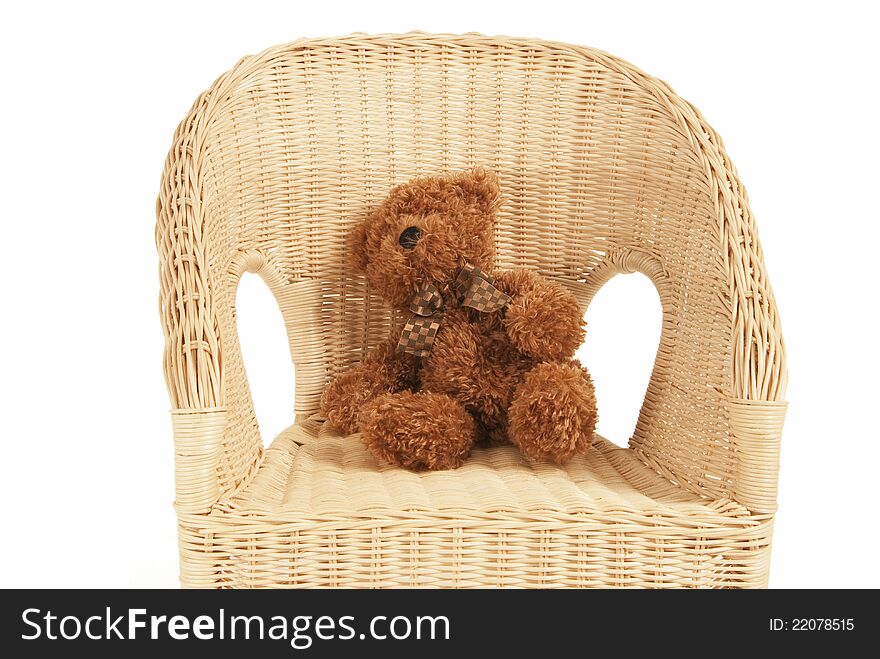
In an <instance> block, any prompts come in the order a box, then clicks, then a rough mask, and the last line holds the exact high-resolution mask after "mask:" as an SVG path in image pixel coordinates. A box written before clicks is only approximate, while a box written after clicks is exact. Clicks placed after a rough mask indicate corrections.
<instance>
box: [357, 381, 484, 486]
mask: <svg viewBox="0 0 880 659" xmlns="http://www.w3.org/2000/svg"><path fill="white" fill-rule="evenodd" d="M358 425H359V426H360V428H361V433H362V437H363V441H364V443H365V444H366V445H367V447H368V448H369V449H370V451H372V453H373V454H374V455H375V456H376V457H379V458H382V459H384V460H386V461H388V462H390V463H392V464H396V465H399V466H401V467H407V468H409V469H415V470H431V471H437V470H442V469H453V468H455V467H459V466H461V464H462V462H464V459H465V458H466V457H467V456H468V454H469V453H470V452H471V447H472V446H473V445H474V442H475V441H476V427H475V424H474V419H473V417H471V415H470V414H469V413H468V411H467V410H466V409H465V408H464V406H463V405H462V404H461V403H459V402H458V401H456V400H454V399H453V398H451V397H449V396H447V395H446V394H435V393H427V392H418V393H412V392H409V391H404V392H401V393H393V394H385V395H383V396H379V397H378V398H375V399H374V400H372V401H370V402H369V403H367V404H366V405H365V406H364V407H363V409H362V410H361V413H360V415H359V416H358Z"/></svg>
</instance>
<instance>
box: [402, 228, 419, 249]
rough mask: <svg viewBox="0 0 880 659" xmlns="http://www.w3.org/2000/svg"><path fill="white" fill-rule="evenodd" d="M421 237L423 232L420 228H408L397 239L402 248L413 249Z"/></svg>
mask: <svg viewBox="0 0 880 659" xmlns="http://www.w3.org/2000/svg"><path fill="white" fill-rule="evenodd" d="M421 237H422V232H421V230H419V228H418V227H407V228H406V229H404V230H403V232H401V234H400V238H398V239H397V242H399V243H400V246H401V247H403V248H404V249H413V248H414V247H415V246H416V243H418V242H419V238H421Z"/></svg>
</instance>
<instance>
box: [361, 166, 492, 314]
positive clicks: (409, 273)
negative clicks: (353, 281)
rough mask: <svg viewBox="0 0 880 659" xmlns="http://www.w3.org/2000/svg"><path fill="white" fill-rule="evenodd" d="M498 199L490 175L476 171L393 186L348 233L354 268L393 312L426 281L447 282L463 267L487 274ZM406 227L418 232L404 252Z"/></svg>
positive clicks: (480, 170)
mask: <svg viewBox="0 0 880 659" xmlns="http://www.w3.org/2000/svg"><path fill="white" fill-rule="evenodd" d="M498 198H499V196H498V182H497V180H496V179H495V176H494V174H491V173H490V172H487V171H485V170H482V169H477V170H473V171H471V172H465V173H462V174H457V175H454V176H426V177H423V178H418V179H415V180H414V181H412V182H410V183H406V184H404V185H399V186H397V187H396V188H394V189H393V190H392V191H391V194H390V195H389V196H388V198H387V199H386V200H385V201H384V202H383V203H382V205H381V206H380V207H379V208H378V209H376V210H375V211H374V212H373V213H372V214H371V215H370V216H369V217H368V218H367V219H366V221H365V222H364V223H363V224H361V225H360V226H359V227H358V228H357V229H356V230H355V231H354V233H353V234H352V238H351V240H350V241H349V248H350V249H351V251H352V260H353V262H354V265H355V266H356V267H357V268H358V269H359V270H361V271H363V272H365V273H366V277H367V281H368V282H370V285H371V286H373V287H374V288H375V289H376V290H377V291H378V292H379V293H380V294H381V295H382V296H383V297H384V298H385V300H386V301H387V302H388V303H389V304H391V305H392V306H394V307H398V308H405V307H406V305H407V302H409V300H410V298H411V297H412V296H413V295H414V294H415V293H416V291H418V290H419V288H420V287H421V286H422V285H423V284H425V283H427V282H429V281H434V282H438V283H451V279H450V277H451V276H452V275H454V273H455V272H457V270H458V268H460V267H461V266H463V265H464V264H465V263H468V262H469V263H473V264H474V265H476V266H478V267H480V268H486V269H489V268H491V267H492V257H493V242H494V241H493V237H492V228H493V226H494V223H495V208H496V206H497V205H498ZM407 227H417V228H418V229H419V230H420V231H421V238H420V239H419V241H418V244H417V245H416V246H415V247H414V248H413V249H409V250H407V249H404V248H402V247H401V246H400V244H399V242H398V239H399V237H400V234H401V233H402V232H403V230H404V229H406V228H407Z"/></svg>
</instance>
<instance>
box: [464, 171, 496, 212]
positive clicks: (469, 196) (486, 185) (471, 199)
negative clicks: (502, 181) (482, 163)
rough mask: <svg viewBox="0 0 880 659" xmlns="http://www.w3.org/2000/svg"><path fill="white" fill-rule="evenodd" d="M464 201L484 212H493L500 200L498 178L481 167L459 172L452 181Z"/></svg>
mask: <svg viewBox="0 0 880 659" xmlns="http://www.w3.org/2000/svg"><path fill="white" fill-rule="evenodd" d="M453 183H454V185H455V187H456V188H457V189H458V190H459V194H460V195H461V197H462V199H463V200H464V201H465V202H466V203H470V204H473V205H475V206H477V207H478V208H480V209H481V210H483V211H484V212H494V211H495V209H496V208H497V207H498V203H499V201H500V197H501V194H500V191H499V188H498V178H497V177H496V176H495V174H494V173H493V172H490V171H489V170H487V169H483V168H482V167H475V168H474V169H472V170H470V171H467V172H464V173H462V174H459V175H458V176H456V177H455V179H454V181H453Z"/></svg>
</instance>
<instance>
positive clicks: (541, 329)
mask: <svg viewBox="0 0 880 659" xmlns="http://www.w3.org/2000/svg"><path fill="white" fill-rule="evenodd" d="M498 280H499V281H500V282H501V287H502V289H504V291H505V292H506V293H507V294H508V295H510V296H511V301H510V303H509V304H508V306H507V309H506V310H505V314H504V319H503V325H504V328H505V330H506V331H507V335H508V336H509V338H510V340H511V342H512V343H513V344H514V345H515V346H516V347H517V348H518V349H519V350H521V351H522V352H524V353H526V354H528V355H531V356H533V357H537V358H539V359H547V360H564V359H570V358H571V357H572V356H573V355H574V352H575V350H577V349H578V347H579V346H580V345H581V344H582V343H583V341H584V334H585V324H584V318H583V313H582V312H581V309H580V305H578V303H577V300H576V299H575V297H574V296H573V295H572V294H571V293H569V292H568V291H567V290H565V289H564V288H563V287H562V286H560V285H559V284H557V283H556V282H553V281H550V280H549V279H545V278H544V277H541V276H540V275H538V274H536V273H534V272H531V271H529V270H512V271H508V272H505V273H502V274H501V275H499V277H498Z"/></svg>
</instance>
